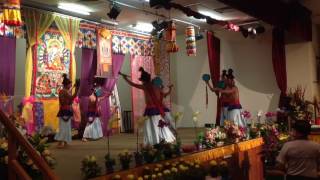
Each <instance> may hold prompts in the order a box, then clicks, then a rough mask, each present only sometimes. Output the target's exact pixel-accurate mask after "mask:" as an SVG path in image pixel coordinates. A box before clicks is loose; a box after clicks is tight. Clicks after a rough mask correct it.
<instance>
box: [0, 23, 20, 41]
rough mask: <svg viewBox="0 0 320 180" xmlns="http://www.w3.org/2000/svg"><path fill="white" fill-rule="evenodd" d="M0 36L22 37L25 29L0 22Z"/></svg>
mask: <svg viewBox="0 0 320 180" xmlns="http://www.w3.org/2000/svg"><path fill="white" fill-rule="evenodd" d="M0 36H5V37H15V38H24V37H25V30H24V29H23V27H22V26H16V27H15V26H8V25H5V24H4V23H3V22H0Z"/></svg>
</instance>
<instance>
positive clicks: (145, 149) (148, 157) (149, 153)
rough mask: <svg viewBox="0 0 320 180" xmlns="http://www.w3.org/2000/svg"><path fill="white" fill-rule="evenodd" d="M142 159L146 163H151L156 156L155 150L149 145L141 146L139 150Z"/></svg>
mask: <svg viewBox="0 0 320 180" xmlns="http://www.w3.org/2000/svg"><path fill="white" fill-rule="evenodd" d="M140 151H141V154H142V156H143V159H144V161H145V162H146V163H152V162H153V161H154V160H155V158H156V155H157V150H156V149H155V148H153V147H152V146H150V145H146V146H142V147H141V148H140Z"/></svg>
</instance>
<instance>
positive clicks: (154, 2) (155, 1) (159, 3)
mask: <svg viewBox="0 0 320 180" xmlns="http://www.w3.org/2000/svg"><path fill="white" fill-rule="evenodd" d="M170 1H171V0H149V5H150V7H152V8H153V7H155V8H156V9H158V8H161V7H168V5H169V2H170Z"/></svg>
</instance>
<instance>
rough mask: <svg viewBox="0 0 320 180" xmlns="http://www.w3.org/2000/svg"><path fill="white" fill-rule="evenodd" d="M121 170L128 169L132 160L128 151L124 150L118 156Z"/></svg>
mask: <svg viewBox="0 0 320 180" xmlns="http://www.w3.org/2000/svg"><path fill="white" fill-rule="evenodd" d="M118 157H119V160H120V163H121V167H122V170H126V169H129V167H130V162H131V160H132V154H130V153H129V152H128V150H124V151H123V152H122V153H120V154H118Z"/></svg>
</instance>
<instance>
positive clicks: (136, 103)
mask: <svg viewBox="0 0 320 180" xmlns="http://www.w3.org/2000/svg"><path fill="white" fill-rule="evenodd" d="M140 67H143V68H144V70H145V71H147V72H149V73H150V74H151V77H152V78H153V77H154V66H153V59H152V57H151V56H135V55H131V78H132V81H133V82H134V83H138V84H141V82H140V81H139V77H140V72H139V68H140ZM131 91H132V111H133V119H134V122H135V121H136V120H137V119H138V118H139V117H141V116H143V113H144V110H145V108H146V105H145V101H144V92H143V91H142V90H140V89H137V88H132V89H131Z"/></svg>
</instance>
